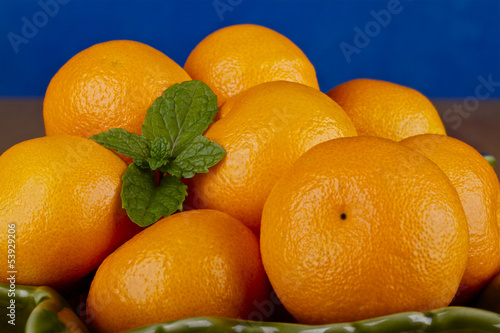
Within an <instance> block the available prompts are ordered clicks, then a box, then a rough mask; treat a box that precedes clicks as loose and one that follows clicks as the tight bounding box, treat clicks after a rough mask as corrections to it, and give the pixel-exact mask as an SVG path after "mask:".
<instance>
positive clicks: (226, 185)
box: [187, 81, 356, 232]
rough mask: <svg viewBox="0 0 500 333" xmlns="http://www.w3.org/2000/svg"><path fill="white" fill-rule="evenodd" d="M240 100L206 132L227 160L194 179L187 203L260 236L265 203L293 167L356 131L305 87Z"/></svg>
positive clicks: (269, 87) (288, 85)
mask: <svg viewBox="0 0 500 333" xmlns="http://www.w3.org/2000/svg"><path fill="white" fill-rule="evenodd" d="M234 98H238V99H239V100H238V101H236V102H235V103H232V104H233V105H232V108H231V111H230V112H227V113H225V111H224V107H223V108H222V110H221V111H220V112H221V114H222V116H221V119H220V120H218V121H216V122H215V123H214V124H212V126H211V127H210V128H209V129H208V131H207V132H205V136H207V137H208V138H210V139H211V140H213V141H215V142H217V143H218V144H220V145H221V146H222V147H223V148H224V149H225V150H226V151H227V155H226V157H225V158H224V159H222V161H221V162H219V163H218V164H217V165H215V166H214V167H212V168H210V169H209V172H208V173H206V174H197V175H196V176H195V177H194V178H193V180H192V185H191V186H190V188H189V191H190V192H189V193H190V194H189V195H188V198H187V200H188V201H190V202H191V203H192V206H194V207H196V208H211V209H217V210H220V211H224V212H226V213H228V214H230V215H232V216H234V217H236V218H237V219H239V220H240V221H242V222H243V223H245V224H246V225H247V226H249V227H250V228H251V229H252V230H253V231H255V232H258V230H259V227H260V217H261V214H262V207H263V206H264V202H265V200H266V198H267V196H268V195H269V192H270V191H271V189H272V187H273V186H274V184H275V183H276V181H277V180H278V178H279V177H280V176H281V175H282V174H283V173H284V172H286V171H287V170H288V168H289V167H290V166H291V165H292V163H293V162H294V161H295V160H296V159H297V158H298V157H299V156H300V155H302V154H303V153H304V152H306V151H307V150H308V149H310V148H312V147H313V146H315V145H317V144H318V143H320V142H323V141H327V140H330V139H334V138H338V137H344V136H355V135H356V130H355V129H354V126H353V125H352V122H351V121H350V119H349V117H347V115H346V114H345V112H344V111H343V110H342V108H340V107H339V106H338V105H337V104H336V103H335V102H333V101H332V100H331V99H330V98H328V96H326V95H325V94H323V93H322V92H320V91H319V90H317V89H314V88H311V87H308V86H305V85H303V84H300V83H294V82H286V81H275V82H267V83H263V84H260V85H258V86H255V87H253V88H250V89H249V90H247V91H246V92H244V93H243V94H240V95H238V96H235V97H234ZM230 102H231V100H229V101H228V103H230Z"/></svg>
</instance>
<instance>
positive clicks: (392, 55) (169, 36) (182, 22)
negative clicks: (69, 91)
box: [0, 0, 500, 98]
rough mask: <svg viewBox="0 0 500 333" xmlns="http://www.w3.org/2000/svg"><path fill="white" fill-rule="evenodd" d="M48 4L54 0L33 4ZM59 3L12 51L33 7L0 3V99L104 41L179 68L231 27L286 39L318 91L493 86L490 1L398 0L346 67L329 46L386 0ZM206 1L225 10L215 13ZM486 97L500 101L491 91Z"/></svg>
mask: <svg viewBox="0 0 500 333" xmlns="http://www.w3.org/2000/svg"><path fill="white" fill-rule="evenodd" d="M51 1H56V0H42V2H44V3H48V2H51ZM60 1H61V2H67V3H66V4H60V5H59V9H58V13H57V14H55V15H54V16H53V17H48V16H47V17H48V20H47V22H46V23H45V24H43V26H41V27H40V28H37V29H38V31H37V32H36V34H34V36H32V37H31V38H27V43H26V44H20V45H19V46H18V52H17V53H16V52H15V50H14V48H13V46H12V44H11V42H10V41H9V38H8V36H9V33H13V34H17V35H19V36H22V28H23V25H24V24H25V23H24V22H23V18H24V20H28V21H29V22H32V23H33V20H34V15H35V16H37V15H38V18H39V19H40V17H41V16H40V14H37V13H38V12H40V11H41V10H42V7H41V6H40V4H39V3H38V1H27V0H24V1H23V0H1V1H0V96H4V97H5V96H43V95H44V93H45V89H46V87H47V85H48V83H49V81H50V79H51V77H52V76H53V75H54V74H55V73H56V71H57V70H58V69H59V68H60V67H61V66H62V65H63V64H64V63H65V62H66V61H67V60H68V59H69V58H71V57H72V56H73V55H74V54H76V53H78V52H79V51H81V50H82V49H85V48H87V47H89V46H91V45H93V44H95V43H99V42H103V41H107V40H112V39H132V40H137V41H140V42H143V43H146V44H149V45H151V46H153V47H155V48H157V49H159V50H160V51H162V52H164V53H165V54H167V55H168V56H169V57H171V58H172V59H173V60H175V61H176V62H177V63H178V64H180V65H181V66H183V65H184V62H185V60H186V58H187V56H188V55H189V53H190V51H191V50H192V49H193V48H194V47H195V46H196V44H197V43H198V42H199V41H201V40H202V39H203V38H204V37H205V36H206V35H208V34H209V33H211V32H212V31H214V30H216V29H218V28H221V27H224V26H227V25H232V24H238V23H255V24H261V25H264V26H267V27H269V28H272V29H275V30H276V31H278V32H280V33H282V34H284V35H285V36H287V37H288V38H290V39H291V40H292V41H293V42H295V44H297V45H298V46H299V47H300V48H301V49H302V50H303V51H304V52H305V53H306V55H307V56H308V57H309V59H310V60H311V62H312V63H313V64H314V66H315V67H316V71H317V74H318V80H319V83H320V87H321V89H322V90H323V91H325V92H326V91H328V90H329V89H331V88H332V87H334V86H335V85H337V84H339V83H341V82H344V81H347V80H349V79H353V78H356V77H370V78H377V79H385V80H389V81H393V82H397V83H400V84H404V85H408V86H411V87H413V88H416V89H418V90H420V91H421V92H423V93H424V94H425V95H427V96H429V97H450V98H451V97H465V96H470V95H474V89H475V87H476V86H477V85H478V80H477V78H478V76H480V75H481V76H483V77H488V76H489V75H491V76H492V79H493V80H494V81H496V82H498V81H500V1H497V0H469V1H451V0H441V1H434V0H429V1H417V0H413V1H409V0H401V1H400V7H401V8H402V10H401V12H400V13H399V14H394V15H392V16H391V21H390V23H389V24H388V25H387V26H386V27H380V31H379V33H378V34H377V35H375V36H374V37H372V38H370V41H369V43H367V45H366V46H364V47H363V48H360V52H359V53H354V54H352V56H351V62H350V63H349V62H348V61H347V60H346V57H345V56H344V54H343V53H342V51H341V49H340V47H339V45H340V44H341V43H342V42H344V43H348V44H351V45H353V46H354V45H355V43H354V38H355V34H356V33H355V31H354V28H355V27H358V28H359V29H361V30H365V26H366V25H367V24H368V23H369V22H370V21H373V20H374V18H373V16H372V14H371V13H370V12H371V11H375V12H378V11H380V10H382V9H386V8H387V5H388V3H389V1H393V0H383V1H379V0H374V1H352V0H345V1H315V0H312V1H311V0H309V1H308V0H303V1H298V0H295V1H283V0H282V1H256V0H216V1H213V0H210V1H202V0H195V1H188V0H176V1H167V0H161V1H159V0H150V1H148V0H146V1H144V0H143V1H118V0H114V1H113V0H111V1H97V0H64V1H63V0H60ZM214 3H215V4H219V5H221V4H225V5H226V6H228V7H226V9H227V10H226V11H224V12H221V10H220V12H219V13H218V12H217V9H216V6H215V5H214ZM221 6H222V5H221ZM42 15H43V14H42ZM41 18H42V19H43V17H41ZM39 23H40V22H39ZM42 23H44V22H42ZM41 25H42V24H41ZM11 36H12V34H11ZM221 47H223V45H221ZM492 96H493V97H500V89H496V90H495V91H494V93H493V94H492Z"/></svg>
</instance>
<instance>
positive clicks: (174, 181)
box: [121, 162, 187, 227]
mask: <svg viewBox="0 0 500 333" xmlns="http://www.w3.org/2000/svg"><path fill="white" fill-rule="evenodd" d="M156 177H157V176H156V172H155V171H151V170H146V169H142V168H140V167H138V166H137V165H136V164H135V162H134V163H131V164H130V165H129V166H128V168H127V170H126V171H125V173H124V174H123V177H122V180H123V185H122V192H121V198H122V206H123V208H125V210H126V211H127V214H128V216H129V217H130V219H131V220H132V221H133V222H135V223H136V224H138V225H139V226H141V227H146V226H149V225H151V224H153V223H155V222H156V221H158V220H159V219H160V218H161V217H162V216H169V215H171V214H173V213H174V212H176V211H177V210H181V209H182V203H183V202H184V199H185V198H186V196H187V192H186V190H187V186H186V185H184V184H183V183H182V182H181V181H180V179H178V178H176V177H173V176H169V175H166V176H164V177H163V178H162V179H161V181H160V184H159V185H158V186H157V181H156Z"/></svg>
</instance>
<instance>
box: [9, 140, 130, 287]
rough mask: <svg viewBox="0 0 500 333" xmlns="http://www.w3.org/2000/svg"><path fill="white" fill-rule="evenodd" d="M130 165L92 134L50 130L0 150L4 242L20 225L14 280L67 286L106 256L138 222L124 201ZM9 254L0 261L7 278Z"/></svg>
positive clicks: (17, 234) (128, 234)
mask: <svg viewBox="0 0 500 333" xmlns="http://www.w3.org/2000/svg"><path fill="white" fill-rule="evenodd" d="M126 168H127V165H126V164H125V162H124V161H123V160H122V159H120V157H118V156H117V155H116V154H114V153H113V152H111V151H109V150H108V149H106V148H104V147H102V146H100V145H98V144H97V143H95V142H93V141H90V140H88V139H83V138H80V137H75V136H65V135H61V136H59V135H58V136H50V137H42V138H38V139H33V140H28V141H24V142H22V143H19V144H17V145H15V146H13V147H11V148H10V149H9V150H7V151H6V152H5V153H3V154H2V156H0V179H1V181H0V224H1V230H0V246H1V247H2V249H5V251H7V232H8V227H7V225H8V224H10V223H15V224H16V228H15V230H16V233H15V235H16V243H15V247H16V254H15V270H17V273H16V283H19V284H25V285H35V286H52V287H56V288H59V287H61V288H64V287H66V286H68V285H70V284H71V283H73V282H75V281H76V280H78V279H80V278H82V277H83V276H85V275H86V274H88V273H89V272H91V271H92V270H93V269H95V268H97V266H98V265H99V264H100V263H101V261H102V260H103V259H104V258H105V257H106V256H107V255H108V254H109V253H111V252H112V251H113V250H114V249H115V248H116V247H118V246H119V245H120V244H121V243H123V242H124V241H126V240H127V239H129V238H130V237H132V236H133V235H134V234H135V233H137V231H138V230H139V227H138V226H137V225H135V224H134V223H133V222H131V221H130V220H129V219H128V217H127V215H126V212H125V210H123V209H122V208H121V199H120V191H121V184H122V181H121V176H122V174H123V173H124V172H125V170H126ZM5 258H6V260H2V261H1V262H0V268H1V273H0V276H1V281H2V282H6V278H7V276H8V275H7V273H6V272H7V271H8V270H11V269H8V267H7V256H5Z"/></svg>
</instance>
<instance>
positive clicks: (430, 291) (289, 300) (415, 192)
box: [261, 137, 468, 324]
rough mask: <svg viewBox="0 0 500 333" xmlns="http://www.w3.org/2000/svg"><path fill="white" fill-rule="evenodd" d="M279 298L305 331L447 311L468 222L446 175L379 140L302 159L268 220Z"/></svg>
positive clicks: (269, 207) (270, 264) (335, 143)
mask: <svg viewBox="0 0 500 333" xmlns="http://www.w3.org/2000/svg"><path fill="white" fill-rule="evenodd" d="M261 251H262V259H263V262H264V267H265V269H266V272H267V274H268V276H269V279H270V281H271V284H272V285H273V287H274V290H275V291H276V294H277V295H278V297H279V298H280V300H281V301H282V302H283V304H284V306H285V307H286V308H287V310H288V311H289V312H290V313H291V314H292V315H293V316H294V317H295V318H296V319H297V320H298V321H299V322H301V323H314V324H320V323H335V322H348V321H354V320H360V319H365V318H372V317H376V316H381V315H386V314H392V313H397V312H404V311H410V310H412V311H415V310H418V311H420V310H422V311H423V310H430V309H435V308H439V307H443V306H447V305H448V304H449V303H450V302H451V300H452V299H453V297H454V295H455V292H456V291H457V288H458V285H459V283H460V280H461V278H462V274H463V272H464V270H465V265H466V262H467V253H468V234H467V220H466V217H465V213H464V211H463V209H462V206H461V203H460V199H459V197H458V194H457V193H456V191H455V189H454V188H453V185H452V184H451V183H450V181H449V180H448V178H447V177H446V175H445V174H444V173H443V171H441V170H440V169H439V168H438V167H437V166H436V165H435V164H434V163H432V162H431V161H430V160H429V159H427V158H425V157H424V156H423V155H421V154H419V153H417V152H415V151H413V150H411V149H409V148H406V147H404V146H402V145H400V144H398V143H395V142H393V141H390V140H387V139H383V138H377V137H353V138H340V139H335V140H330V141H328V142H324V143H321V144H319V145H317V146H316V147H314V148H312V149H311V150H309V151H308V152H306V153H305V154H304V155H302V156H301V157H300V158H299V159H298V160H297V162H296V163H294V164H293V166H292V168H291V169H290V170H289V171H288V172H287V173H286V174H285V175H284V176H283V177H282V178H281V179H280V180H279V181H278V182H277V183H276V185H275V187H274V188H273V190H272V191H271V194H270V195H269V197H268V199H267V201H266V203H265V206H264V211H263V215H262V227H261Z"/></svg>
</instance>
